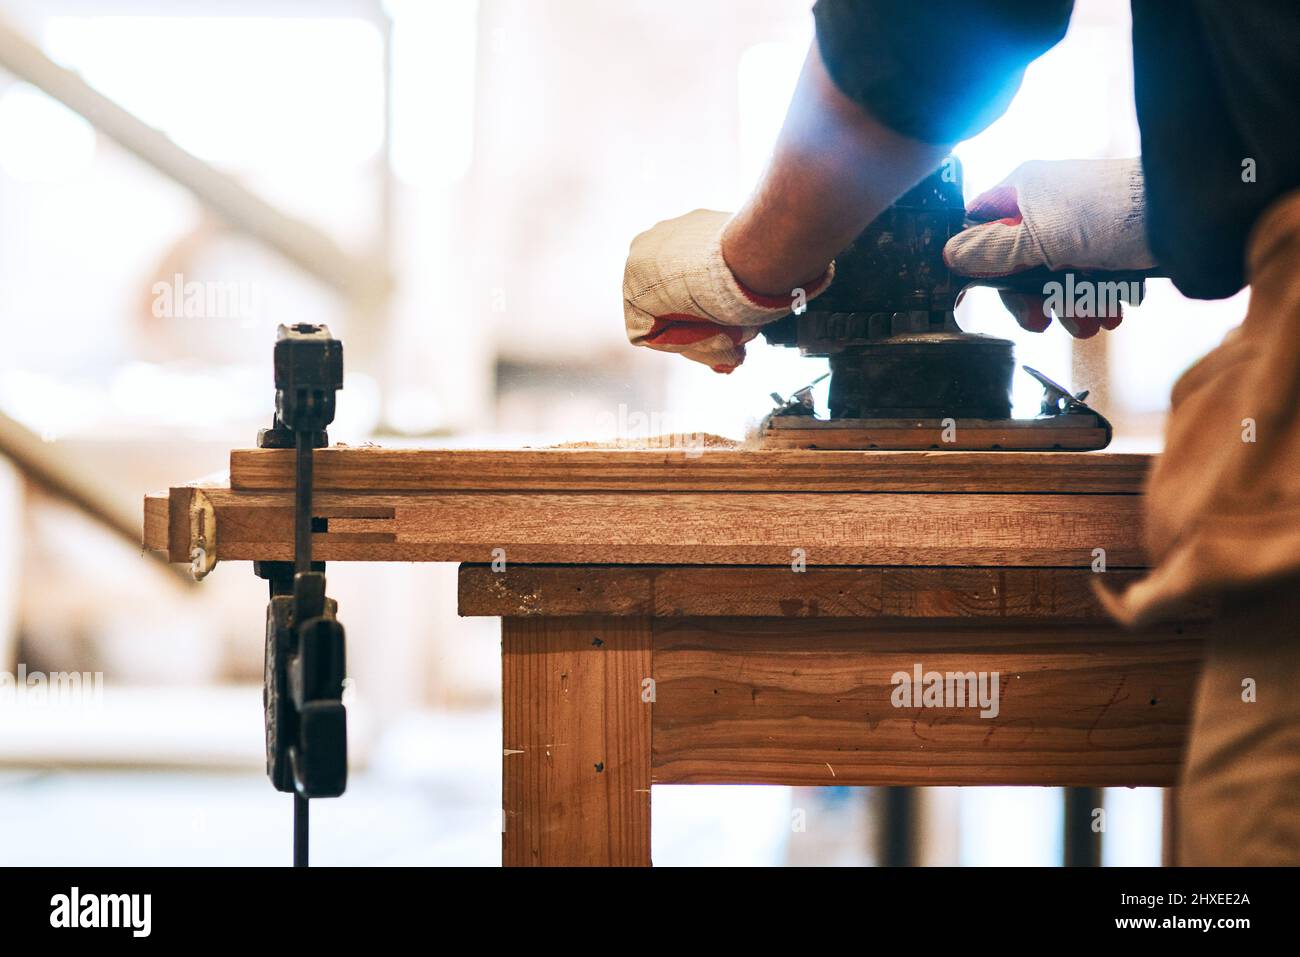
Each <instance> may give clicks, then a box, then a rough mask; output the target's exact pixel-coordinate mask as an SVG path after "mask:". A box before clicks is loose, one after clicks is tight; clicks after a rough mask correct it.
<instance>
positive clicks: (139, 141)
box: [0, 0, 1246, 865]
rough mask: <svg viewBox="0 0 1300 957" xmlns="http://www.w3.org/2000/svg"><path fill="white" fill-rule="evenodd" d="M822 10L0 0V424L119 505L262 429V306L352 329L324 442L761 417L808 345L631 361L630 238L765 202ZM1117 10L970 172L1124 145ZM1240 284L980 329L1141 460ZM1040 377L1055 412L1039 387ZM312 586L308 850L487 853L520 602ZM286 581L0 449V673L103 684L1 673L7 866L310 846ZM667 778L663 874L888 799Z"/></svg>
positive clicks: (1108, 845) (1131, 132)
mask: <svg viewBox="0 0 1300 957" xmlns="http://www.w3.org/2000/svg"><path fill="white" fill-rule="evenodd" d="M809 7H810V2H809V0H743V2H742V0H619V2H618V3H608V2H600V0H438V2H433V0H385V2H380V0H311V2H307V0H257V2H253V0H221V2H217V0H167V2H162V0H94V2H91V0H40V2H39V3H38V2H35V0H32V2H26V0H3V2H0V331H2V332H3V347H0V412H2V413H3V415H4V416H5V417H7V419H6V420H5V421H6V425H5V430H6V432H5V434H9V435H14V436H18V437H19V438H18V439H15V441H19V440H21V441H35V442H36V443H39V444H40V445H41V446H42V447H43V448H44V449H45V450H47V451H49V452H50V453H51V454H56V455H58V456H60V457H61V458H63V459H64V460H65V461H70V462H73V463H75V465H76V468H77V471H78V474H79V475H80V476H81V477H82V478H83V480H84V481H85V482H86V483H88V484H90V485H93V486H94V487H95V488H96V489H97V490H98V491H99V492H100V493H101V494H102V496H103V497H104V498H105V499H106V501H108V502H110V503H113V505H112V508H111V509H110V511H111V512H112V515H110V516H109V517H110V518H112V517H114V516H117V517H119V523H121V522H127V523H130V522H134V523H135V524H136V525H137V526H138V521H139V519H138V516H139V508H140V504H139V503H140V499H141V496H142V494H143V493H144V492H145V491H148V490H151V489H158V488H165V487H166V486H168V485H175V484H181V483H182V482H184V481H186V480H190V479H195V478H199V477H202V476H204V475H207V474H210V473H215V472H220V471H221V470H223V469H224V468H226V466H227V458H228V453H229V450H230V449H231V448H232V447H247V446H250V445H252V444H253V442H254V439H255V436H256V432H257V429H258V428H259V427H262V426H264V425H268V424H269V419H270V415H271V412H272V398H273V389H272V385H271V370H270V358H271V344H272V342H273V339H274V332H275V326H276V325H277V324H278V323H281V322H290V321H305V322H325V323H328V324H329V325H330V326H331V327H332V329H333V331H334V333H335V334H336V335H337V336H338V337H339V338H341V339H342V340H343V341H344V343H345V344H346V348H347V351H348V379H347V387H346V389H345V390H344V392H343V393H342V394H341V396H340V406H339V417H338V420H337V422H336V423H335V425H334V426H333V427H332V428H331V438H332V439H333V440H335V441H341V442H347V443H353V444H356V443H361V442H366V441H371V442H377V443H381V444H385V445H399V444H427V445H432V444H442V445H459V446H488V445H493V446H499V445H522V444H528V445H544V444H548V443H552V442H559V441H576V440H599V439H608V438H614V437H616V436H615V435H614V434H612V433H613V432H616V431H617V429H618V428H619V423H620V422H622V423H626V421H627V416H626V415H620V410H625V411H629V410H630V411H631V412H633V413H635V412H640V413H643V414H644V415H646V416H648V417H651V420H652V421H653V422H654V423H655V431H662V432H674V431H683V432H713V433H718V434H721V435H727V436H732V437H741V436H742V435H743V434H744V431H745V429H746V428H747V426H748V425H749V424H751V423H753V422H755V421H756V420H757V419H758V418H760V417H761V416H762V414H763V413H764V412H766V411H767V410H768V408H770V405H771V401H770V399H769V398H768V395H769V393H771V392H773V391H779V392H781V393H782V394H789V393H790V392H791V391H793V390H794V389H796V388H798V387H800V386H802V385H804V384H806V383H807V382H809V381H811V380H812V379H814V378H815V377H816V376H817V375H819V374H820V372H821V363H822V362H824V360H814V359H803V358H800V357H798V356H797V355H795V354H793V352H792V351H791V350H783V349H776V348H772V347H768V346H766V345H765V344H763V343H762V342H761V341H759V342H758V343H756V344H755V345H753V346H752V347H751V350H750V359H749V361H748V362H747V363H746V364H745V365H744V366H743V367H741V368H740V369H739V370H738V371H737V372H735V373H734V374H732V375H731V376H726V377H723V376H717V375H714V374H713V373H711V372H709V371H708V370H706V369H704V368H703V367H700V366H695V365H693V364H690V363H688V362H685V361H682V360H679V359H675V358H673V357H670V356H666V355H664V354H659V353H653V352H650V351H648V350H634V349H632V348H630V347H629V346H628V345H627V342H626V339H625V337H624V334H623V329H622V313H621V304H620V281H621V278H622V268H623V260H624V257H625V254H626V251H627V246H628V242H629V241H630V239H631V237H632V236H633V235H635V234H636V233H637V232H639V231H641V230H643V229H645V228H647V227H648V226H649V225H651V224H652V223H654V222H656V221H657V220H660V219H665V218H668V217H670V216H674V215H677V214H679V213H681V212H684V211H686V210H688V209H694V208H696V207H710V208H715V209H734V208H735V207H736V206H737V205H738V204H739V203H740V202H741V201H742V200H743V198H744V196H745V195H746V193H747V191H748V189H749V188H750V186H751V185H752V184H753V182H754V181H755V179H756V177H757V176H758V174H759V171H760V170H761V169H762V167H763V164H764V163H765V161H766V158H767V155H768V151H769V149H770V146H771V143H772V141H773V138H774V136H775V133H776V130H777V129H778V127H779V125H780V122H781V119H782V117H783V115H784V111H785V107H786V104H787V101H788V98H789V95H790V93H791V91H792V89H793V85H794V80H795V77H796V75H797V72H798V70H799V67H800V64H801V62H802V58H803V55H804V52H805V51H806V49H807V46H808V44H809V42H810V40H811V37H812V20H811V16H810V14H809ZM1128 32H1129V23H1128V10H1127V4H1126V3H1125V2H1122V0H1078V3H1077V5H1076V12H1075V16H1074V21H1073V24H1072V26H1071V29H1070V32H1069V35H1068V36H1067V38H1066V39H1065V41H1064V42H1063V43H1062V44H1061V45H1060V46H1059V47H1058V48H1056V49H1055V50H1053V51H1051V52H1050V53H1048V54H1047V55H1046V56H1044V57H1043V58H1042V59H1041V60H1039V61H1038V62H1036V63H1035V64H1034V65H1033V66H1032V67H1031V68H1030V70H1029V74H1028V77H1027V79H1026V82H1025V85H1024V88H1023V89H1022V91H1021V93H1020V95H1019V96H1018V97H1017V99H1016V100H1015V102H1014V104H1013V105H1012V107H1011V109H1010V111H1009V112H1008V113H1007V114H1006V115H1005V116H1004V117H1003V118H1002V119H1001V120H999V121H998V122H997V123H996V124H994V125H993V126H992V127H991V128H990V129H988V130H987V131H985V132H984V133H982V134H981V135H980V136H978V137H977V138H975V139H973V140H971V141H969V142H967V143H964V144H962V146H961V147H960V148H959V150H958V154H959V155H960V156H961V158H962V160H963V162H964V164H965V170H966V189H967V194H968V196H969V195H973V194H974V193H976V192H978V191H981V190H983V189H985V188H987V187H989V186H991V185H993V184H994V183H996V182H997V181H998V180H999V179H1001V178H1002V177H1003V176H1004V175H1006V174H1007V173H1009V172H1010V171H1011V170H1012V169H1013V168H1014V167H1015V166H1016V165H1017V164H1019V163H1020V162H1022V161H1024V160H1026V159H1032V158H1046V159H1053V158H1067V157H1103V156H1132V155H1136V154H1137V153H1138V152H1139V151H1140V147H1139V141H1138V132H1137V126H1136V120H1135V118H1134V110H1133V91H1132V79H1131V68H1130V50H1129V39H1128ZM65 71H73V73H72V74H69V73H67V72H65ZM47 90H48V91H52V92H55V93H56V94H58V95H59V96H60V98H62V99H65V100H68V101H69V102H70V105H71V106H72V107H74V108H69V106H68V105H64V104H62V103H60V102H59V101H58V99H56V98H54V97H52V96H50V95H49V93H48V92H45V91H47ZM124 144H125V145H124ZM1189 148H1194V144H1192V145H1191V146H1189ZM251 197H260V201H258V200H255V199H252V198H251ZM1244 296H1245V294H1243V295H1241V296H1238V297H1236V298H1234V299H1231V300H1227V301H1223V302H1214V303H1199V302H1190V301H1188V300H1185V299H1183V298H1181V297H1180V296H1179V295H1178V294H1177V293H1176V292H1175V291H1174V290H1173V289H1172V288H1171V287H1170V286H1169V285H1168V284H1167V283H1165V282H1163V281H1155V282H1152V283H1150V285H1149V289H1148V297H1147V299H1146V301H1145V303H1144V304H1143V305H1142V306H1141V307H1140V308H1135V309H1131V310H1129V312H1128V315H1127V318H1126V320H1125V322H1124V324H1123V325H1122V326H1121V328H1120V329H1119V330H1118V331H1116V332H1115V333H1113V334H1110V335H1102V336H1099V337H1097V338H1096V339H1094V340H1091V341H1088V342H1086V343H1075V342H1072V341H1071V340H1070V339H1069V337H1068V336H1067V335H1066V334H1065V333H1064V332H1063V331H1061V330H1060V329H1059V327H1057V326H1053V327H1052V328H1051V329H1050V330H1049V331H1048V332H1046V333H1044V334H1042V335H1039V336H1033V335H1030V334H1028V333H1023V332H1021V331H1020V330H1019V328H1018V327H1017V326H1016V325H1015V324H1014V322H1013V321H1012V320H1011V319H1010V317H1009V316H1006V315H1005V314H1004V313H1003V312H1002V309H1001V306H1000V304H999V303H998V300H997V298H996V295H995V294H993V293H991V292H984V291H980V292H976V293H973V294H972V295H970V296H968V297H967V299H966V301H965V302H964V303H963V307H962V312H961V313H960V314H959V318H960V319H961V321H962V322H963V325H964V326H965V327H966V328H967V329H968V330H971V331H985V332H994V333H996V334H998V335H1002V336H1007V337H1011V338H1015V339H1016V340H1017V343H1018V349H1019V354H1020V358H1021V360H1022V361H1025V362H1029V363H1030V364H1032V365H1035V366H1036V367H1038V368H1040V369H1042V370H1044V371H1045V372H1047V373H1048V374H1049V375H1052V376H1053V377H1054V378H1057V379H1058V380H1062V381H1064V382H1066V383H1067V384H1070V385H1071V386H1072V387H1073V388H1075V389H1079V388H1091V389H1092V390H1093V395H1094V396H1095V398H1096V404H1097V405H1098V406H1099V407H1100V408H1101V409H1102V410H1103V411H1105V412H1106V413H1107V414H1108V415H1109V416H1110V418H1111V419H1112V421H1113V422H1114V423H1115V424H1116V427H1117V432H1118V439H1117V447H1119V448H1125V449H1155V448H1157V447H1158V445H1159V435H1160V429H1161V424H1162V419H1163V414H1164V409H1165V407H1166V404H1167V399H1168V393H1169V387H1170V385H1171V384H1172V382H1173V380H1174V379H1175V378H1176V377H1177V375H1178V374H1179V373H1180V372H1181V371H1182V370H1183V369H1184V368H1185V367H1186V366H1187V365H1188V364H1190V363H1191V362H1192V361H1193V360H1195V359H1196V358H1197V357H1199V356H1200V355H1201V354H1202V353H1204V352H1205V351H1207V350H1208V349H1209V348H1210V347H1211V346H1213V345H1214V344H1216V343H1217V342H1218V340H1219V339H1220V338H1221V337H1222V335H1223V334H1224V332H1225V331H1227V329H1229V328H1230V327H1232V326H1233V325H1234V324H1236V323H1237V322H1238V321H1240V319H1241V317H1242V315H1243V314H1244V312H1245V306H1246V303H1245V299H1244ZM1020 388H1021V389H1022V390H1023V391H1019V392H1017V396H1016V399H1017V410H1018V412H1020V413H1022V414H1032V413H1033V412H1034V411H1036V404H1037V398H1038V392H1039V390H1038V389H1037V387H1035V386H1033V385H1032V384H1031V383H1028V382H1026V383H1022V385H1021V386H1020ZM623 437H625V438H626V436H623ZM330 586H331V592H332V593H333V594H335V595H336V597H337V598H338V601H339V605H340V609H341V617H342V620H343V621H344V622H345V623H346V625H347V628H348V636H349V649H348V651H349V666H350V671H351V685H350V688H349V691H348V695H349V707H350V715H351V720H352V725H351V739H352V750H353V762H354V767H355V770H354V777H353V781H352V783H351V785H350V788H349V792H348V794H347V796H346V797H345V798H343V799H342V800H338V801H322V802H317V803H316V804H315V805H314V806H313V807H314V810H313V824H314V827H313V863H320V864H328V863H357V864H417V863H420V864H485V865H486V864H495V863H497V862H498V861H499V854H500V824H501V812H500V747H501V740H500V716H499V678H500V664H499V639H498V634H497V624H496V622H495V621H492V620H481V619H460V618H457V616H456V605H455V569H454V567H452V566H442V565H394V566H384V567H379V566H362V565H353V564H334V565H332V566H331V568H330ZM265 600H266V593H265V583H264V582H262V581H260V580H258V579H256V578H255V577H254V576H253V574H252V572H251V569H250V568H249V567H248V566H247V565H245V564H230V565H221V566H219V567H218V569H217V570H216V571H215V572H214V574H213V575H212V576H211V577H210V578H208V579H207V580H206V581H204V582H203V583H202V584H201V585H197V586H196V585H193V584H191V583H188V582H186V581H185V580H184V579H183V578H182V577H181V576H180V575H178V574H175V573H173V571H170V570H168V569H166V568H164V567H163V566H161V565H160V564H159V563H157V562H156V561H154V560H152V559H151V558H149V557H147V556H144V555H142V554H141V552H140V550H139V548H137V547H132V546H131V545H130V544H129V543H127V542H126V541H125V540H124V539H123V538H121V537H119V536H115V535H114V534H113V533H112V532H111V531H109V530H108V529H107V528H106V527H105V526H104V524H103V523H102V522H96V521H93V520H91V519H90V518H88V517H86V516H85V515H84V514H82V513H81V512H78V511H76V510H74V509H72V508H70V507H68V506H67V505H64V504H62V503H61V502H59V501H58V500H56V499H55V498H54V497H52V496H50V495H48V494H47V493H46V492H45V491H42V489H41V488H40V486H39V484H37V483H34V482H31V481H29V480H28V479H27V478H26V477H25V476H24V473H23V472H22V471H20V470H19V469H17V468H16V467H15V466H13V465H12V464H11V463H9V462H8V461H6V459H5V458H3V457H0V672H9V673H11V674H15V675H16V674H20V673H23V672H25V673H28V674H31V673H35V672H40V673H44V674H52V673H55V672H78V673H81V672H85V673H90V674H94V673H102V676H103V678H102V687H101V688H100V691H99V692H98V693H96V694H93V695H82V696H81V698H80V700H77V701H71V702H62V703H55V702H53V701H46V702H40V701H33V700H6V699H3V698H0V819H3V820H5V821H8V822H11V824H12V825H13V826H12V827H10V828H9V829H8V833H7V837H6V840H5V842H4V846H3V848H2V849H0V865H18V864H125V863H139V864H163V863H167V864H171V863H175V864H237V863H238V864H244V863H252V864H259V863H267V864H282V863H287V861H288V859H289V847H290V837H291V835H290V818H291V808H290V804H291V802H290V799H289V798H288V797H287V796H286V795H281V794H278V793H276V792H275V791H273V790H272V788H271V786H270V785H269V783H268V782H267V781H266V779H265V777H264V774H263V769H262V762H263V757H262V747H263V738H262V724H261V722H262V713H261V701H260V682H261V669H262V642H263V615H264V606H265ZM653 801H654V808H655V820H654V835H653V839H654V860H655V862H656V863H657V864H818V863H821V864H870V863H874V862H877V861H879V860H880V857H881V853H882V851H881V847H880V841H879V820H880V809H881V807H882V806H883V805H884V803H885V797H884V795H883V793H882V792H872V791H870V790H864V789H846V788H840V789H832V788H827V789H791V788H778V787H736V788H715V787H657V788H656V789H655V791H654V795H653ZM1062 807H1063V803H1062V792H1060V791H1059V790H1054V789H1001V788H994V789H977V788H970V789H935V790H931V791H927V792H925V793H924V796H923V800H922V802H921V805H920V808H919V812H918V813H919V814H920V820H921V829H920V834H921V845H920V859H921V860H922V861H923V862H925V863H936V864H938V863H946V864H970V865H980V864H1055V863H1060V861H1061V859H1062V852H1063V851H1062V848H1063V845H1062V836H1061V835H1062V815H1063V812H1062ZM1105 807H1106V809H1107V830H1106V833H1105V836H1104V840H1103V858H1104V861H1105V862H1106V863H1108V864H1129V863H1158V862H1159V847H1160V826H1161V822H1160V794H1159V792H1156V791H1149V790H1140V789H1139V790H1116V791H1108V792H1107V793H1106V795H1105ZM800 811H802V812H803V814H798V813H797V812H800ZM795 819H798V820H802V821H803V822H804V827H803V829H799V828H795V827H792V823H791V822H792V820H795Z"/></svg>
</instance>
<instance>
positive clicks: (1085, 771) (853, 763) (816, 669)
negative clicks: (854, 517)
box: [653, 618, 1202, 787]
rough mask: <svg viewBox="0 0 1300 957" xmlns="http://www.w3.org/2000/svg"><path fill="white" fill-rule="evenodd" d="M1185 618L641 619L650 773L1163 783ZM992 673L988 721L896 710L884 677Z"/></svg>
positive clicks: (704, 779)
mask: <svg viewBox="0 0 1300 957" xmlns="http://www.w3.org/2000/svg"><path fill="white" fill-rule="evenodd" d="M1197 627H1198V626H1192V625H1189V626H1164V627H1162V628H1160V629H1157V630H1154V631H1152V632H1148V633H1144V634H1129V633H1125V632H1121V631H1119V630H1118V629H1116V628H1114V627H1110V626H1103V625H1077V626H1052V627H1048V626H1021V627H1016V626H1003V627H1000V628H998V629H996V630H990V629H989V628H988V626H987V625H986V624H985V625H979V626H973V627H968V628H962V627H944V628H935V627H933V626H916V627H906V626H898V625H881V626H876V625H872V624H871V623H869V622H855V621H851V620H850V621H846V620H824V621H814V620H799V619H752V618H750V619H716V618H715V619H683V620H672V619H660V620H656V621H655V622H654V669H655V671H654V674H655V684H656V703H655V709H654V736H653V741H654V780H655V783H713V784H730V783H766V784H792V785H817V784H822V785H827V784H839V785H969V784H1005V785H1010V784H1025V785H1067V786H1084V787H1119V786H1166V785H1169V784H1171V783H1173V781H1174V780H1175V778H1176V775H1177V771H1178V767H1179V764H1180V761H1181V755H1182V748H1183V742H1184V738H1185V736H1186V733H1187V724H1188V714H1189V710H1190V706H1191V699H1192V692H1193V686H1194V683H1195V679H1196V674H1197V671H1198V668H1199V665H1200V661H1201V644H1202V642H1201V639H1200V637H1199V632H1198V631H1197ZM917 662H920V663H921V665H922V667H923V669H924V670H925V671H931V670H933V671H940V672H948V671H961V672H966V671H988V672H992V671H997V672H999V673H1000V683H999V687H1000V689H1001V690H1000V702H999V706H1000V710H999V714H998V716H997V717H996V718H990V719H984V718H981V717H979V713H978V709H958V708H895V707H893V706H892V704H891V701H890V695H891V692H892V691H893V689H894V685H893V684H892V682H891V676H892V675H893V674H894V673H895V672H898V671H905V672H909V673H910V672H911V671H912V669H913V666H914V664H915V663H917Z"/></svg>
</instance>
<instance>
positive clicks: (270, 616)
mask: <svg viewBox="0 0 1300 957" xmlns="http://www.w3.org/2000/svg"><path fill="white" fill-rule="evenodd" d="M342 387H343V345H342V343H340V342H339V341H338V340H337V339H335V338H333V337H332V336H331V335H330V332H329V329H328V328H327V327H325V326H317V325H308V324H305V323H300V324H297V325H293V326H281V327H280V328H279V333H278V336H277V338H276V343H275V419H274V420H273V422H272V425H271V428H269V429H263V430H262V431H261V432H260V433H259V434H258V439H257V444H258V446H259V447H260V448H282V449H283V448H292V449H295V451H296V461H295V475H294V560H293V561H292V562H255V563H254V571H255V572H256V573H257V574H258V575H259V576H260V577H262V578H265V579H267V580H268V581H269V582H270V590H271V602H270V604H269V605H268V607H267V615H266V663H265V674H264V678H265V684H264V686H263V690H262V702H263V705H264V707H265V717H266V772H267V775H268V776H269V777H270V779H271V783H272V784H273V785H274V786H275V788H276V789H277V790H279V791H285V792H289V793H292V794H293V795H294V865H295V866H306V864H307V843H308V830H307V820H308V818H307V808H308V805H307V801H308V800H309V799H310V798H319V797H338V796H339V795H340V794H342V793H343V792H344V790H345V789H346V787H347V774H348V761H347V712H346V709H345V707H344V705H343V679H344V676H345V672H346V669H345V652H344V632H343V626H342V625H341V624H339V622H338V620H337V618H336V612H337V606H336V604H335V602H334V601H333V600H331V599H329V598H327V597H326V595H325V563H324V562H313V561H312V554H311V550H312V534H313V532H317V531H324V530H325V525H324V522H323V521H321V520H317V519H315V518H313V515H312V452H313V450H314V449H316V448H321V447H323V446H325V445H327V444H328V441H329V438H328V435H327V434H326V431H325V430H326V427H327V426H328V425H329V424H330V423H331V422H332V421H333V420H334V407H335V398H336V395H337V393H338V390H339V389H341V388H342Z"/></svg>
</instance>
